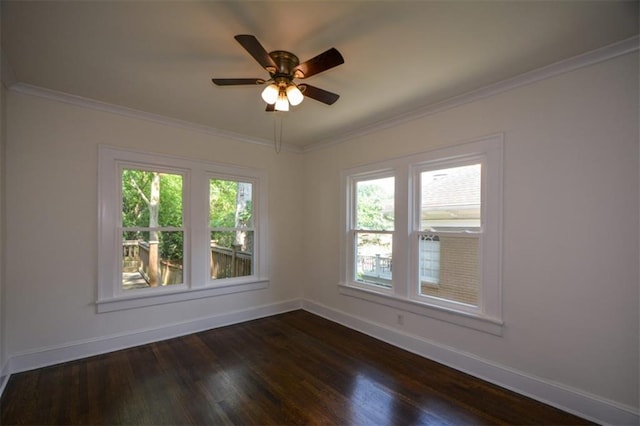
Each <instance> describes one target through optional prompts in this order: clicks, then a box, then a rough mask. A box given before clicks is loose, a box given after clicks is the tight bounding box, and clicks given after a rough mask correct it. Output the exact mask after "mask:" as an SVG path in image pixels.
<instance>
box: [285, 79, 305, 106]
mask: <svg viewBox="0 0 640 426" xmlns="http://www.w3.org/2000/svg"><path fill="white" fill-rule="evenodd" d="M287 98H288V99H289V103H290V104H291V105H293V106H296V105H300V103H301V102H302V101H303V100H304V96H303V95H302V92H301V91H300V89H298V86H296V85H295V84H294V83H291V84H289V86H287Z"/></svg>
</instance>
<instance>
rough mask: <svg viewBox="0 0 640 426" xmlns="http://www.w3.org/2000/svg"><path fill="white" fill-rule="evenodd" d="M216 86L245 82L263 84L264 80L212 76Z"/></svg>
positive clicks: (242, 83) (236, 84)
mask: <svg viewBox="0 0 640 426" xmlns="http://www.w3.org/2000/svg"><path fill="white" fill-rule="evenodd" d="M211 81H213V82H214V83H215V84H216V85H218V86H238V85H245V84H253V85H255V84H264V82H265V80H264V79H262V78H212V79H211Z"/></svg>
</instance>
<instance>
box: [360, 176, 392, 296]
mask: <svg viewBox="0 0 640 426" xmlns="http://www.w3.org/2000/svg"><path fill="white" fill-rule="evenodd" d="M353 185H354V194H355V200H354V202H355V206H356V208H355V218H354V222H355V223H354V224H353V227H354V229H353V233H354V245H355V256H354V260H355V267H354V268H353V271H354V275H353V279H354V280H355V281H356V282H358V283H361V284H364V285H373V286H379V287H383V288H390V287H391V286H392V278H393V275H392V272H393V271H392V270H393V268H392V252H393V232H394V226H395V222H394V214H395V198H394V192H395V178H394V177H393V176H384V177H372V178H365V177H363V178H361V179H357V180H354V182H353Z"/></svg>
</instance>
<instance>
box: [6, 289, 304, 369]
mask: <svg viewBox="0 0 640 426" xmlns="http://www.w3.org/2000/svg"><path fill="white" fill-rule="evenodd" d="M301 307H302V301H301V300H300V299H293V300H287V301H284V302H279V303H274V304H271V305H263V306H257V307H254V308H250V309H245V310H241V311H235V312H229V313H225V314H220V315H213V316H209V317H204V318H198V319H196V320H191V321H185V322H181V323H174V324H170V325H166V326H163V327H160V328H152V329H145V330H136V331H134V332H130V333H123V334H117V335H111V336H103V337H99V338H96V339H88V340H80V341H76V342H71V343H67V344H64V345H60V346H55V347H48V348H40V349H37V350H32V351H28V352H23V353H18V354H14V355H12V356H11V357H10V358H9V361H8V363H7V364H8V368H7V370H8V373H9V374H14V373H19V372H22V371H28V370H33V369H36V368H41V367H47V366H50V365H55V364H60V363H62V362H67V361H74V360H77V359H82V358H87V357H90V356H93V355H100V354H104V353H108V352H113V351H117V350H120V349H126V348H130V347H134V346H140V345H144V344H147V343H153V342H158V341H161V340H167V339H171V338H174V337H179V336H184V335H187V334H192V333H197V332H200V331H205V330H210V329H213V328H218V327H223V326H226V325H231V324H237V323H241V322H245V321H250V320H254V319H258V318H264V317H268V316H272V315H277V314H280V313H283V312H288V311H293V310H296V309H300V308H301ZM9 374H7V379H8V375H9Z"/></svg>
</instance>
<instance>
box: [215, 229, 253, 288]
mask: <svg viewBox="0 0 640 426" xmlns="http://www.w3.org/2000/svg"><path fill="white" fill-rule="evenodd" d="M252 264H253V231H213V232H211V278H212V279H221V278H233V277H244V276H248V275H252V274H253V269H252V268H253V265H252Z"/></svg>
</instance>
